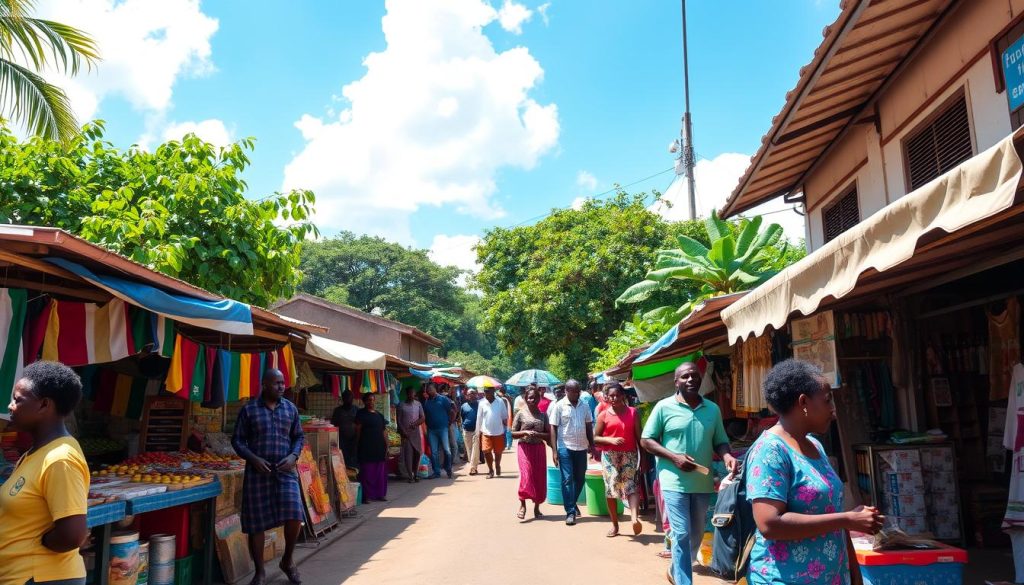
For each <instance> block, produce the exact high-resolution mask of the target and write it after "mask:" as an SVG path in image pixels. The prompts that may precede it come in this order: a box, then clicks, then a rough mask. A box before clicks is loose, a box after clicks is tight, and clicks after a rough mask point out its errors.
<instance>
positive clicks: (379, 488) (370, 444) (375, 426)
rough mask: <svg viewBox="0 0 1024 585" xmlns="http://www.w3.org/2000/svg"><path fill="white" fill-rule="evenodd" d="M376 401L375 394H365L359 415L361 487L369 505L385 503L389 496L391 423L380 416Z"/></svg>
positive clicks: (357, 437)
mask: <svg viewBox="0 0 1024 585" xmlns="http://www.w3.org/2000/svg"><path fill="white" fill-rule="evenodd" d="M375 401H376V396H374V395H373V394H363V409H362V410H360V411H359V412H358V413H357V414H356V442H357V444H358V446H359V483H361V484H362V486H363V497H364V499H365V500H366V501H368V502H369V501H373V500H378V501H381V502H384V501H386V500H387V495H388V463H387V459H388V429H387V425H388V422H387V421H386V420H385V419H384V415H382V414H381V413H379V412H377V408H376V404H375Z"/></svg>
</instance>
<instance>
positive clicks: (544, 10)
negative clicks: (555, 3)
mask: <svg viewBox="0 0 1024 585" xmlns="http://www.w3.org/2000/svg"><path fill="white" fill-rule="evenodd" d="M549 8H551V3H550V2H545V3H543V4H541V5H540V6H538V7H537V13H538V14H540V19H541V20H542V21H543V22H544V26H547V25H548V24H550V23H551V21H550V19H549V18H548V9H549Z"/></svg>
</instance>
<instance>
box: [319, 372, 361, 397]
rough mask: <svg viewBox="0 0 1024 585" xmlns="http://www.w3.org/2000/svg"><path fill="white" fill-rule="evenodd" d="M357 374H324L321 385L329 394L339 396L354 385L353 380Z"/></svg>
mask: <svg viewBox="0 0 1024 585" xmlns="http://www.w3.org/2000/svg"><path fill="white" fill-rule="evenodd" d="M358 375H359V374H324V381H323V385H324V388H326V389H327V390H328V391H330V393H331V396H334V397H335V398H341V395H342V394H343V393H345V392H348V391H350V390H352V389H353V388H355V387H356V383H355V380H354V377H355V376H358Z"/></svg>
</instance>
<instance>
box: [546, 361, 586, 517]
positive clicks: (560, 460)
mask: <svg viewBox="0 0 1024 585" xmlns="http://www.w3.org/2000/svg"><path fill="white" fill-rule="evenodd" d="M548 423H549V426H550V427H551V458H552V459H553V460H554V463H555V467H557V468H558V469H559V470H560V471H561V473H562V504H563V505H564V506H565V524H566V525H567V526H572V525H574V524H576V517H577V516H579V515H580V508H579V506H577V505H576V500H578V499H579V497H580V492H581V491H583V482H584V481H585V480H586V478H587V453H589V452H590V451H591V450H593V448H594V416H593V415H592V414H591V413H590V408H588V407H587V405H586V404H584V403H583V401H582V400H580V383H579V382H577V381H576V380H569V381H568V382H566V383H565V398H563V399H561V400H559V401H558V402H556V403H554V404H552V405H551V406H550V407H549V408H548Z"/></svg>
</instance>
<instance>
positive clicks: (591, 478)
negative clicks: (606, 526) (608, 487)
mask: <svg viewBox="0 0 1024 585" xmlns="http://www.w3.org/2000/svg"><path fill="white" fill-rule="evenodd" d="M584 485H585V486H586V487H585V488H584V490H583V491H584V492H586V494H587V514H588V515H590V516H607V515H608V503H607V502H606V501H605V497H604V476H603V475H602V473H601V470H600V469H588V470H587V480H586V482H585V484H584ZM616 504H618V510H619V514H622V512H623V511H624V510H625V509H626V507H625V506H624V505H623V504H622V500H617V501H616Z"/></svg>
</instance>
